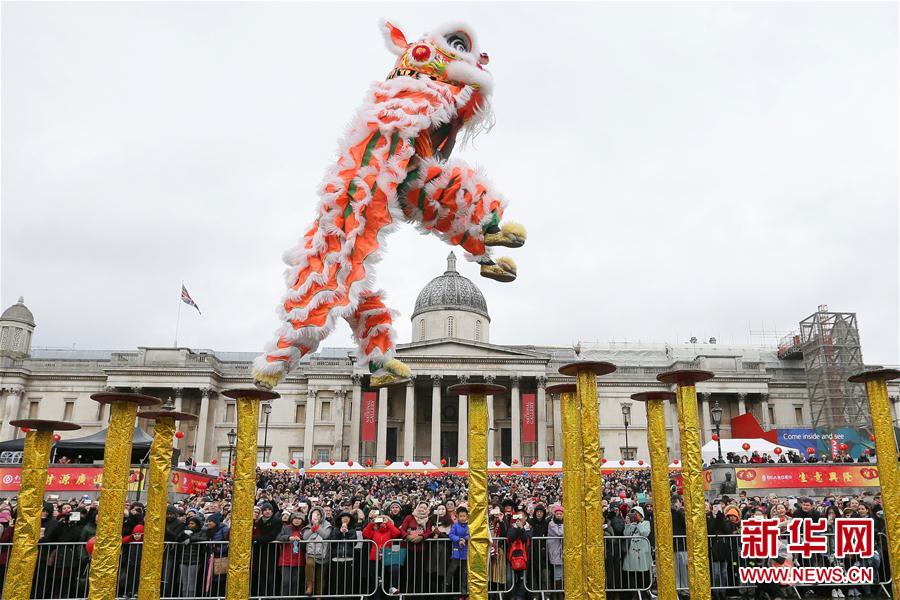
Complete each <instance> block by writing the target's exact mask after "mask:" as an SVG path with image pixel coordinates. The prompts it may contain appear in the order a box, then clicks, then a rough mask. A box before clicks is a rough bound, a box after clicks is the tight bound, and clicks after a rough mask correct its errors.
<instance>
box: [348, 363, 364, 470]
mask: <svg viewBox="0 0 900 600" xmlns="http://www.w3.org/2000/svg"><path fill="white" fill-rule="evenodd" d="M350 381H351V382H353V396H352V399H351V400H350V460H352V461H353V462H359V426H360V423H361V422H362V414H360V413H361V412H362V375H360V374H359V373H354V374H353V375H351V376H350Z"/></svg>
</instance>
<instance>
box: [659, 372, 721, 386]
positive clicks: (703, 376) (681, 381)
mask: <svg viewBox="0 0 900 600" xmlns="http://www.w3.org/2000/svg"><path fill="white" fill-rule="evenodd" d="M715 376H716V375H715V374H714V373H713V372H712V371H701V370H700V369H681V370H679V371H666V372H665V373H660V374H659V375H657V376H656V380H657V381H661V382H663V383H676V384H678V385H694V384H695V383H699V382H701V381H706V380H707V379H712V378H713V377H715Z"/></svg>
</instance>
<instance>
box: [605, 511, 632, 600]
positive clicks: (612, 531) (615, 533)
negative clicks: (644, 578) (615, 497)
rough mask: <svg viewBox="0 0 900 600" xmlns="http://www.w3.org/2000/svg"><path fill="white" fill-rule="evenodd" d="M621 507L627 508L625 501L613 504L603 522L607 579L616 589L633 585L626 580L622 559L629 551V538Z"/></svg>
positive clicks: (615, 596) (613, 593)
mask: <svg viewBox="0 0 900 600" xmlns="http://www.w3.org/2000/svg"><path fill="white" fill-rule="evenodd" d="M619 507H622V508H625V507H626V505H625V503H624V502H623V503H618V504H611V505H610V507H609V509H608V511H607V513H606V519H605V520H604V523H603V544H604V547H605V549H606V564H605V567H604V568H605V569H606V581H607V582H608V585H609V587H611V588H614V589H622V588H627V587H631V586H629V585H627V582H626V581H625V573H624V572H623V571H622V561H623V560H624V559H625V554H626V553H627V552H628V540H626V539H624V537H623V536H624V534H625V519H623V518H622V511H621V510H620V508H619ZM610 596H611V597H613V598H618V596H619V594H617V593H616V592H612V593H611V594H610Z"/></svg>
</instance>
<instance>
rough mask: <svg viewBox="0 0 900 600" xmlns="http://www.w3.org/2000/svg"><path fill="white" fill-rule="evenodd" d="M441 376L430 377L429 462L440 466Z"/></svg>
mask: <svg viewBox="0 0 900 600" xmlns="http://www.w3.org/2000/svg"><path fill="white" fill-rule="evenodd" d="M441 377H442V376H441V375H439V374H434V375H432V376H431V462H432V463H433V464H434V465H435V466H438V465H440V464H441V458H442V457H441Z"/></svg>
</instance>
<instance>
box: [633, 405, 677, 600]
mask: <svg viewBox="0 0 900 600" xmlns="http://www.w3.org/2000/svg"><path fill="white" fill-rule="evenodd" d="M631 399H632V400H637V401H638V402H644V403H646V407H647V445H648V446H649V447H650V488H651V492H653V527H654V530H655V533H656V581H657V587H658V591H659V600H678V591H677V589H676V585H675V553H674V551H673V542H674V539H673V535H672V499H671V497H670V496H669V494H671V491H670V488H669V447H668V446H669V444H668V442H667V441H666V412H665V408H664V406H665V405H664V404H663V403H664V402H665V401H666V400H668V401H670V402H674V401H675V394H673V393H672V392H643V393H640V394H632V396H631Z"/></svg>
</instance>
